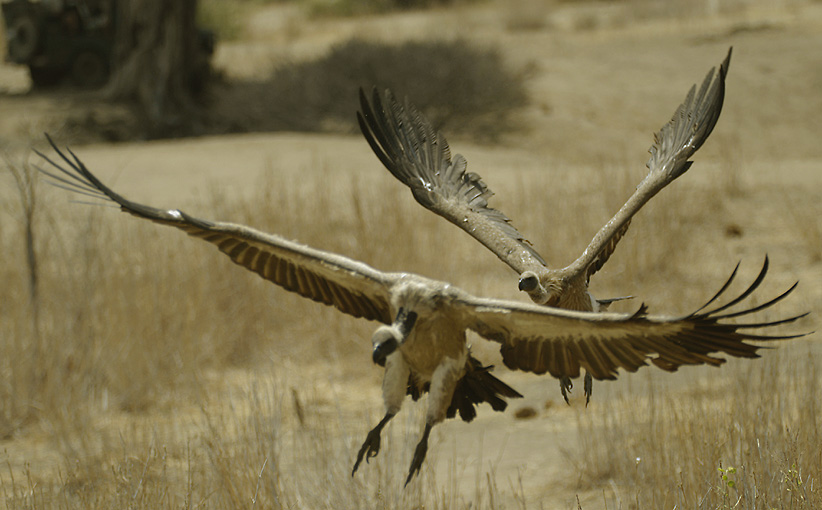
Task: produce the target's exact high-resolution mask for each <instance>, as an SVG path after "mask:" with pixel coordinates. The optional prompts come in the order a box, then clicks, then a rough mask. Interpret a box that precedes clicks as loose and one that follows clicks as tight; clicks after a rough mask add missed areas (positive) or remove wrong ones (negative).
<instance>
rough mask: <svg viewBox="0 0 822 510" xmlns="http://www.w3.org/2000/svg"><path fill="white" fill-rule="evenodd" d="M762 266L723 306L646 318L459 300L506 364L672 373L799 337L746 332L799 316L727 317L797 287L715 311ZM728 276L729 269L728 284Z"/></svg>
mask: <svg viewBox="0 0 822 510" xmlns="http://www.w3.org/2000/svg"><path fill="white" fill-rule="evenodd" d="M767 268H768V262H767V258H766V259H765V264H764V265H763V268H762V271H761V272H760V275H759V277H757V279H756V280H755V281H754V282H753V284H751V285H750V286H749V287H748V288H747V289H746V290H745V292H743V293H742V294H740V296H739V297H737V298H735V299H733V300H731V302H730V303H729V304H727V305H723V306H721V307H718V308H716V309H713V310H711V311H707V312H705V311H700V310H702V309H704V308H705V307H702V308H701V309H700V310H698V311H697V312H695V313H692V314H690V315H688V316H685V317H678V318H674V317H654V316H648V315H647V314H646V309H645V307H644V306H643V307H641V308H640V310H639V311H638V312H637V313H635V314H634V315H620V314H590V313H580V312H568V311H564V310H555V309H554V310H552V309H548V308H544V307H538V306H533V305H528V304H521V305H520V304H513V303H511V302H504V301H496V300H483V299H479V298H473V300H471V299H469V298H466V302H465V303H464V304H465V305H467V306H468V307H469V308H470V309H471V312H470V313H471V317H472V319H471V321H472V322H471V323H470V324H469V327H470V328H471V329H473V330H474V331H476V332H477V333H479V334H480V335H482V336H483V337H485V338H488V339H489V340H493V341H496V342H499V343H501V344H502V347H501V349H500V350H501V352H502V357H503V362H504V363H505V365H506V366H507V367H508V368H511V369H516V370H525V371H529V372H534V373H537V374H544V373H549V374H551V375H552V376H554V377H557V378H560V377H571V378H573V377H578V376H579V369H580V367H582V368H585V369H586V370H587V371H588V372H590V373H591V374H592V375H593V376H594V377H595V378H597V379H615V378H616V377H617V375H618V369H620V368H622V369H624V370H627V371H629V372H634V371H636V370H638V369H639V368H640V367H642V366H644V365H647V364H648V362H649V361H650V362H651V363H653V364H655V365H657V366H658V367H660V368H662V369H664V370H668V371H674V370H676V369H677V368H678V367H680V366H682V365H701V364H707V365H720V364H722V363H724V362H725V359H723V358H721V357H717V356H715V355H714V354H715V353H724V354H727V355H730V356H735V357H742V358H756V357H759V355H758V354H757V350H758V349H760V348H762V346H761V345H756V344H752V343H748V342H749V341H769V340H782V339H789V338H796V337H799V336H804V335H761V334H755V333H752V332H750V330H753V329H770V328H773V327H776V326H778V325H780V324H785V323H788V322H792V321H795V320H797V319H799V318H800V317H803V316H804V315H805V314H803V315H799V316H796V317H790V318H787V319H782V320H773V321H765V322H756V323H744V324H739V323H736V324H734V323H728V322H725V320H726V319H729V318H736V317H740V316H743V315H747V314H751V313H754V312H757V311H760V310H763V309H765V308H767V307H770V306H772V305H774V304H775V303H777V302H779V301H780V300H782V299H783V298H785V297H786V296H787V295H789V294H790V293H791V292H792V291H793V289H794V288H795V286H794V287H791V288H790V289H788V290H787V291H786V292H784V293H782V294H780V295H779V296H777V297H776V298H774V299H771V300H770V301H767V302H766V303H764V304H761V305H758V306H754V307H747V308H744V309H742V310H740V311H737V312H733V313H724V314H723V313H721V312H723V311H724V310H726V309H727V307H728V306H730V305H732V304H738V303H740V302H741V301H742V300H743V299H745V298H746V297H747V296H749V295H750V294H751V293H752V292H753V291H754V290H755V289H756V288H757V287H758V286H759V284H760V283H761V281H762V279H763V278H764V275H765V273H766V272H767ZM734 275H735V272H734V274H732V275H731V278H729V282H728V283H730V280H732V279H733V277H734ZM727 287H728V284H726V285H724V286H723V291H724V290H725V289H727ZM721 292H722V291H720V293H721ZM720 293H718V294H717V296H715V297H714V298H713V299H712V300H711V301H710V302H712V301H713V300H714V299H716V297H718V295H719V294H720ZM710 302H709V303H710Z"/></svg>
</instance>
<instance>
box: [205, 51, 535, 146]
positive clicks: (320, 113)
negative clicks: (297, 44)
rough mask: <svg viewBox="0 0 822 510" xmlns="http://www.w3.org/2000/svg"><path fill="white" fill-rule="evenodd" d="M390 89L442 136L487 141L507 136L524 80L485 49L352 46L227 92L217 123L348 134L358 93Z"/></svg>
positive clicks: (353, 125) (280, 69) (253, 128)
mask: <svg viewBox="0 0 822 510" xmlns="http://www.w3.org/2000/svg"><path fill="white" fill-rule="evenodd" d="M361 87H362V88H364V89H365V90H366V91H368V92H369V93H370V91H371V88H372V87H378V88H379V89H383V88H390V89H392V90H393V91H394V92H395V93H396V94H397V95H398V96H399V98H400V99H402V98H403V97H406V96H407V97H408V98H409V99H410V100H411V102H413V103H414V104H416V105H420V106H421V107H422V108H423V109H424V113H425V114H426V115H427V116H428V118H429V119H430V120H431V121H432V122H433V124H434V125H435V126H437V127H438V128H441V129H447V131H448V132H449V133H453V134H462V135H468V136H473V137H478V138H482V139H493V138H495V137H497V136H499V135H500V134H501V133H504V132H506V131H509V130H511V129H513V126H512V125H511V122H510V116H511V114H512V112H513V111H514V110H516V109H517V108H519V107H521V106H523V105H524V104H525V101H526V93H525V88H524V84H523V76H522V75H521V73H517V72H514V71H511V70H510V69H508V67H507V65H506V64H505V63H504V62H503V59H502V56H501V55H500V53H499V52H498V51H496V50H495V49H492V48H479V47H476V46H475V45H472V44H470V43H468V42H466V41H463V40H455V41H433V42H427V41H425V42H414V41H412V42H404V43H402V44H399V45H389V44H384V43H376V42H369V41H364V40H357V39H355V40H351V41H348V42H346V43H343V44H340V45H337V46H335V47H334V48H332V49H331V51H330V52H329V53H328V54H327V55H325V56H323V57H321V58H319V59H317V60H313V61H308V62H295V63H291V64H287V65H282V66H279V67H278V68H276V69H275V70H274V71H273V72H272V74H271V77H270V78H268V79H267V80H264V81H261V82H258V83H238V84H233V85H230V86H229V88H228V89H227V90H225V91H223V92H222V93H221V94H220V98H219V101H220V102H221V106H219V107H218V111H219V114H218V117H219V118H220V119H221V122H227V123H229V124H230V126H229V129H240V130H251V131H282V130H285V131H339V132H349V133H350V132H355V131H356V130H357V127H356V117H355V112H356V111H357V110H358V109H359V103H358V100H357V97H358V96H357V91H358V89H360V88H361Z"/></svg>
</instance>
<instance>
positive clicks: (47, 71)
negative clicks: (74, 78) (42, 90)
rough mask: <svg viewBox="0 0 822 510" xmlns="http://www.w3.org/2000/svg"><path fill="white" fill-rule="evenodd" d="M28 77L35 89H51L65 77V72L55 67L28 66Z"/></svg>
mask: <svg viewBox="0 0 822 510" xmlns="http://www.w3.org/2000/svg"><path fill="white" fill-rule="evenodd" d="M29 75H31V83H32V84H33V85H34V86H35V87H51V86H52V85H56V84H57V83H59V82H60V81H61V80H62V79H63V77H64V76H65V75H66V72H65V71H64V70H63V69H59V68H56V67H34V66H29Z"/></svg>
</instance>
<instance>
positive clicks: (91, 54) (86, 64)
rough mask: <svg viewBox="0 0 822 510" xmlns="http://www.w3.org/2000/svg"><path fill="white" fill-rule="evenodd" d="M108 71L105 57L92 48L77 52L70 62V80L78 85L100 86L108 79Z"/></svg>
mask: <svg viewBox="0 0 822 510" xmlns="http://www.w3.org/2000/svg"><path fill="white" fill-rule="evenodd" d="M108 73H109V69H108V61H107V60H106V57H105V56H103V55H101V54H100V53H99V52H97V51H93V50H83V51H81V52H79V53H77V55H75V56H74V61H73V62H72V64H71V81H72V82H73V83H74V84H75V85H77V86H79V87H89V88H97V87H101V86H103V85H105V83H106V82H107V81H108Z"/></svg>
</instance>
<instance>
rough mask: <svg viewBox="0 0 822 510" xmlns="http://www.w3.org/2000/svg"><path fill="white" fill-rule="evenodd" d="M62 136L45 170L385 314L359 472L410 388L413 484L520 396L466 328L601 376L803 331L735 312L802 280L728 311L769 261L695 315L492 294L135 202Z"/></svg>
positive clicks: (280, 275) (564, 372) (289, 282)
mask: <svg viewBox="0 0 822 510" xmlns="http://www.w3.org/2000/svg"><path fill="white" fill-rule="evenodd" d="M49 141H51V140H49ZM52 146H53V147H54V149H55V150H56V151H57V153H58V154H59V155H60V157H61V158H62V160H63V162H65V163H66V164H67V165H68V168H67V167H65V166H63V163H58V162H57V161H59V160H57V161H54V160H52V159H49V158H48V157H46V156H44V155H43V154H42V153H39V152H38V154H40V156H42V157H43V158H44V159H45V160H46V161H48V162H49V163H50V164H51V165H53V166H54V167H55V168H56V169H57V170H59V171H60V172H62V174H60V173H58V172H56V171H54V170H45V169H40V170H41V171H42V172H43V173H45V174H47V175H48V176H50V178H51V179H52V182H53V183H55V184H56V185H58V186H61V187H64V188H67V189H69V190H72V191H76V192H78V193H83V194H85V195H90V196H94V197H98V198H101V199H107V200H111V201H113V202H115V203H116V204H118V205H119V206H120V209H121V210H123V211H125V212H128V213H130V214H132V215H134V216H137V217H138V218H144V219H148V220H151V221H154V222H156V223H162V224H165V225H170V226H172V227H176V228H178V229H180V230H182V231H184V232H185V233H187V234H188V235H190V236H193V237H196V238H199V239H202V240H204V241H207V242H209V243H212V244H214V245H216V246H217V248H218V249H219V250H220V251H222V252H223V253H225V254H226V255H228V256H229V257H230V258H231V260H232V261H233V262H234V263H236V264H239V265H241V266H243V267H245V268H246V269H248V270H251V271H254V272H255V273H257V274H259V275H260V276H261V277H262V278H264V279H265V280H268V281H270V282H273V283H275V284H277V285H279V286H281V287H283V288H284V289H286V290H288V291H291V292H296V293H297V294H299V295H301V296H304V297H306V298H309V299H312V300H314V301H318V302H320V303H323V304H326V305H331V306H334V307H335V308H337V309H338V310H340V311H341V312H344V313H347V314H350V315H353V316H354V317H363V318H365V319H369V320H375V321H379V322H381V323H382V325H381V326H379V327H378V328H377V329H376V331H375V332H374V334H373V336H372V339H371V342H372V345H373V354H372V358H373V361H374V362H375V363H377V364H379V365H383V366H384V367H385V374H384V380H383V400H384V404H385V416H384V418H383V419H382V420H381V421H380V422H379V424H378V425H377V426H376V427H374V429H373V430H371V431H370V432H369V433H368V435H367V437H366V439H365V442H364V443H363V445H362V448H361V449H360V451H359V453H358V454H357V460H356V462H355V464H354V470H353V471H352V475H353V472H355V471H356V470H357V467H358V466H359V464H360V462H361V461H362V460H363V458H365V459H370V458H371V457H374V456H375V455H377V453H378V452H379V449H380V433H381V431H382V429H383V427H384V426H385V425H386V423H388V421H389V420H391V418H392V417H393V416H394V415H396V414H397V413H398V412H399V411H400V407H401V406H402V403H403V400H404V398H405V396H406V394H408V393H416V394H417V395H419V393H420V392H422V391H426V390H427V391H428V392H429V396H428V408H427V413H426V418H425V428H424V430H423V433H422V438H421V439H420V441H419V443H418V445H417V448H416V451H415V453H414V457H413V460H412V462H411V467H410V470H409V472H408V477H407V479H406V484H407V483H408V482H409V481H410V480H411V479H412V477H413V476H414V474H415V473H417V472H418V471H419V469H420V467H421V465H422V462H423V460H424V458H425V454H426V451H427V448H428V436H429V433H430V432H431V428H432V427H433V426H434V425H435V424H437V423H439V422H440V421H442V420H443V419H445V418H446V417H447V416H448V415H449V413H450V414H451V415H453V413H455V412H456V410H457V409H459V410H460V412H463V410H464V409H465V408H468V411H469V412H470V413H471V414H470V416H471V417H473V413H474V409H473V406H474V405H477V404H479V403H482V402H488V403H489V404H490V405H491V406H492V407H493V408H494V409H495V410H503V409H504V408H505V405H506V403H505V400H504V398H505V397H519V396H521V395H519V393H517V392H516V391H515V390H513V389H512V388H510V387H509V386H507V385H506V384H505V383H503V382H502V381H500V380H499V379H496V378H494V377H493V376H491V375H490V374H489V373H488V369H487V367H482V366H481V365H480V364H479V362H477V361H476V360H475V359H474V358H472V357H471V354H470V353H469V350H468V346H467V344H466V330H471V331H475V332H476V333H478V334H479V335H480V336H482V337H484V338H486V339H488V340H491V341H493V342H498V343H499V344H500V350H501V352H502V356H503V359H504V361H505V364H506V365H508V366H509V367H512V368H516V369H520V370H526V371H530V372H534V373H536V374H544V373H546V372H547V373H549V374H551V375H552V376H554V377H577V376H579V371H580V368H585V370H587V371H589V372H590V373H591V374H593V375H594V377H596V378H598V379H615V378H616V377H617V375H618V373H619V372H618V369H620V368H622V369H624V370H627V371H629V372H634V371H636V370H637V369H639V368H640V367H642V366H645V365H647V364H648V362H650V363H653V364H654V365H656V366H658V367H660V368H662V369H664V370H669V371H673V370H676V369H677V367H679V366H681V365H700V364H708V365H720V364H722V363H724V361H725V360H724V359H723V358H720V357H716V356H713V355H712V353H725V354H728V355H731V356H737V357H743V358H756V357H758V354H757V349H759V348H760V346H759V345H756V344H751V343H747V341H749V340H756V341H762V340H782V339H788V338H795V337H796V336H801V335H785V334H781V333H778V332H777V333H776V334H769V335H763V334H761V332H762V331H761V330H762V329H770V328H772V327H774V326H777V325H779V324H784V323H787V322H791V321H794V320H796V319H798V318H799V317H800V316H797V317H791V318H787V319H782V320H773V321H762V322H751V323H738V324H737V323H731V322H726V319H730V318H738V317H741V316H744V315H747V314H749V313H753V312H756V311H759V310H762V309H765V308H768V307H769V306H771V305H773V304H775V303H776V302H778V301H779V300H781V299H782V298H784V297H785V296H787V295H788V294H789V293H790V292H791V291H792V290H793V288H794V287H795V285H794V287H791V288H790V289H788V290H787V291H785V292H784V293H782V294H781V295H779V296H777V297H776V298H774V299H771V300H769V301H767V302H766V303H764V304H762V305H759V306H756V307H752V308H743V309H742V310H740V311H736V312H727V311H726V310H727V309H728V307H729V306H733V305H736V304H738V303H740V302H741V301H743V300H744V299H745V298H747V297H748V296H749V295H750V294H751V293H752V292H753V291H754V290H755V289H756V288H757V287H758V286H759V284H760V283H761V281H762V279H763V278H764V277H765V273H766V272H767V269H768V264H767V259H766V261H765V265H764V266H763V268H762V271H761V273H760V274H759V277H758V278H757V279H756V280H755V281H754V283H753V284H752V285H750V287H749V288H748V289H747V290H746V291H745V292H744V293H742V294H741V295H740V296H739V297H737V298H736V299H733V300H731V301H730V302H729V303H728V304H727V305H724V306H718V307H716V308H714V309H712V310H710V311H705V308H706V307H707V306H709V305H710V304H711V303H712V302H713V301H714V300H715V299H717V297H718V296H719V295H720V294H722V293H723V292H724V291H725V289H726V288H727V286H728V284H729V283H730V281H731V280H732V279H733V275H732V276H731V278H730V279H729V280H728V283H726V284H725V285H724V286H723V287H722V289H721V290H720V291H719V292H718V293H717V294H716V296H714V297H713V298H712V299H711V300H710V301H709V302H708V304H706V305H705V306H704V307H702V308H700V309H699V310H697V311H696V312H694V313H692V314H690V315H687V316H684V317H663V316H654V315H647V314H646V308H645V307H644V306H642V307H640V308H639V310H638V311H637V312H636V313H634V314H616V313H585V312H576V311H569V310H562V309H558V308H549V307H545V306H539V305H535V304H533V303H519V302H515V301H506V300H501V299H490V298H482V297H477V296H473V295H471V294H469V293H467V292H465V291H463V290H460V289H459V288H457V287H455V286H453V285H451V284H449V283H446V282H440V281H435V280H431V279H428V278H425V277H423V276H418V275H416V274H410V273H384V272H382V271H378V270H376V269H374V268H372V267H370V266H368V265H366V264H363V263H362V262H358V261H356V260H352V259H350V258H347V257H344V256H342V255H337V254H334V253H329V252H326V251H321V250H318V249H315V248H311V247H309V246H305V245H302V244H299V243H296V242H294V241H289V240H286V239H283V238H282V237H280V236H277V235H274V234H266V233H263V232H260V231H257V230H254V229H252V228H249V227H246V226H243V225H237V224H232V223H222V222H213V221H209V220H201V219H199V218H194V217H192V216H189V215H188V214H186V213H184V212H182V211H180V210H177V209H166V210H164V209H155V208H153V207H149V206H146V205H142V204H138V203H135V202H132V201H129V200H127V199H125V198H123V197H122V196H121V195H119V194H117V193H115V192H114V191H113V190H111V189H110V188H108V187H107V186H106V185H105V184H103V183H102V182H100V181H99V180H98V179H97V178H96V177H95V176H94V175H93V174H92V173H91V172H90V171H89V170H88V169H87V168H86V167H85V166H84V165H83V163H82V162H81V161H80V160H79V159H78V158H77V157H76V156H75V155H74V153H72V152H71V151H69V154H71V157H69V156H68V155H66V154H64V153H63V152H61V151H59V149H57V147H56V146H54V144H53V143H52ZM735 273H736V271H734V274H735ZM752 330H759V332H756V333H755V332H754V331H752ZM409 383H410V385H411V386H412V388H409Z"/></svg>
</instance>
